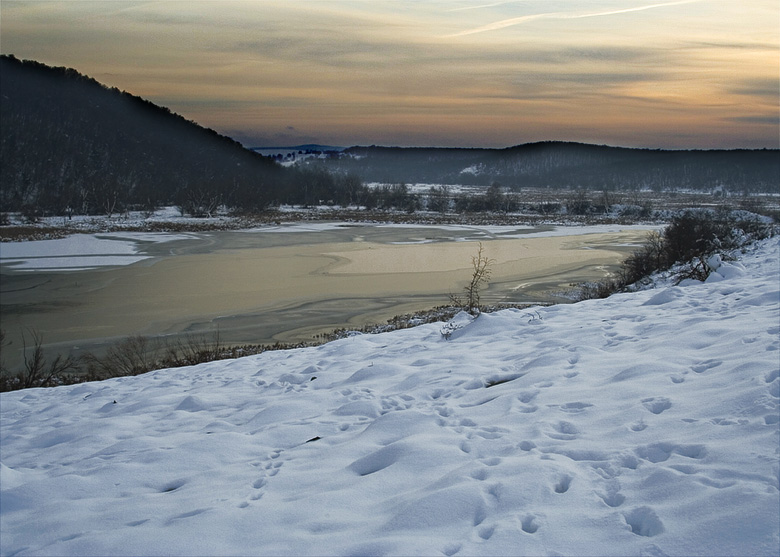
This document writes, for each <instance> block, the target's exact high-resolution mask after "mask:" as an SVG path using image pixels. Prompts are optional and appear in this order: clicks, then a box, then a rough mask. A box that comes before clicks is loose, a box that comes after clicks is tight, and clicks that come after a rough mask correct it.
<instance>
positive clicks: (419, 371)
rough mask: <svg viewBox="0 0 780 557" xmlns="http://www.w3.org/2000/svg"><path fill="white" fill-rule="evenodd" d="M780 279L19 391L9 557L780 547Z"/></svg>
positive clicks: (3, 407)
mask: <svg viewBox="0 0 780 557" xmlns="http://www.w3.org/2000/svg"><path fill="white" fill-rule="evenodd" d="M779 264H780V249H779V247H778V242H777V240H771V241H767V242H764V243H763V244H762V245H761V247H760V248H759V249H757V250H755V252H754V253H752V254H750V255H748V256H745V257H744V259H743V261H742V262H741V264H735V263H728V264H727V263H722V264H721V266H720V267H719V268H718V271H717V272H718V273H719V274H720V275H721V277H722V280H720V281H718V282H710V283H705V284H701V283H699V284H694V285H690V286H686V287H679V286H677V287H670V288H665V289H661V290H649V291H644V292H638V293H633V294H620V295H615V296H612V297H611V298H609V299H606V300H591V301H586V302H581V303H578V304H574V305H561V306H554V307H549V308H535V309H534V310H528V311H520V310H507V311H503V312H500V313H496V314H485V315H482V316H480V317H479V318H478V319H476V320H472V319H471V318H469V317H467V316H465V315H461V316H459V317H458V319H457V320H456V323H455V326H453V328H452V331H450V332H451V334H449V340H446V339H445V338H444V336H443V335H442V324H437V325H424V326H421V327H418V328H415V329H408V330H403V331H397V332H393V333H387V334H382V335H359V336H354V337H351V338H348V339H344V340H341V341H337V342H332V343H329V344H327V345H323V346H320V347H317V348H309V349H300V350H291V351H280V352H267V353H265V354H261V355H258V356H251V357H247V358H242V359H238V360H232V361H222V362H212V363H208V364H203V365H199V366H195V367H191V368H180V369H172V370H162V371H157V372H153V373H149V374H147V375H144V376H139V377H129V378H121V379H114V380H109V381H103V382H100V383H89V384H83V385H76V386H67V387H60V388H55V389H34V390H27V391H19V392H13V393H5V394H2V395H0V458H1V459H2V463H1V464H0V553H2V554H3V555H11V554H20V555H24V554H34V555H117V554H123V555H131V554H132V555H161V554H166V555H175V554H178V555H185V554H186V555H194V554H198V555H205V554H208V555H218V554H222V555H378V554H386V555H655V556H661V555H754V556H755V555H777V554H778V547H780V546H779V545H778V544H780V516H779V515H780V510H779V509H780V492H779V491H778V483H779V482H780V465H779V459H780V439H779V437H778V436H779V434H780V414H778V412H779V410H778V409H779V407H780V398H779V397H780V323H779V319H780V293H779V292H778V288H779V286H780V280H779V279H780V277H779V276H778V275H779V272H780V271H779V269H780V265H779ZM724 268H726V269H728V268H732V269H738V270H739V272H732V271H729V272H724V271H722V270H723V269H724Z"/></svg>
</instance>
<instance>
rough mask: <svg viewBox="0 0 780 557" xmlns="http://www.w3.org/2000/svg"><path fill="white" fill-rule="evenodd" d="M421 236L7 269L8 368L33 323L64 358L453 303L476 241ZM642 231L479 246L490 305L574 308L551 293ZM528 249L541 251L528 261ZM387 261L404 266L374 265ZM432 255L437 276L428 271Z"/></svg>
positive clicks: (237, 246) (194, 247)
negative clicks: (86, 267) (110, 345)
mask: <svg viewBox="0 0 780 557" xmlns="http://www.w3.org/2000/svg"><path fill="white" fill-rule="evenodd" d="M414 232H415V231H414V230H411V231H410V230H409V229H408V228H402V229H394V228H391V229H383V228H378V227H352V226H350V227H346V228H343V229H337V230H330V231H320V232H299V233H297V234H290V233H285V234H278V233H272V235H270V236H269V235H268V234H260V233H258V234H252V233H247V232H239V233H232V232H226V233H214V234H211V235H209V238H208V242H204V243H198V242H196V241H194V240H190V241H188V242H187V241H185V242H184V243H182V244H177V247H176V249H171V247H170V246H169V245H166V244H159V245H154V244H152V246H150V247H149V252H148V253H152V254H153V256H152V257H151V258H150V259H146V260H144V261H140V262H138V263H135V264H132V265H128V266H126V267H108V268H104V269H98V270H90V271H72V272H49V271H45V270H42V271H36V272H11V273H7V274H4V275H3V278H4V283H5V284H4V290H5V292H4V295H3V300H2V306H3V312H2V313H3V318H2V323H3V324H2V328H4V329H5V330H6V332H7V333H8V334H9V338H11V340H12V341H15V342H14V345H13V346H11V347H9V349H8V350H7V353H8V356H6V359H7V360H8V363H9V364H11V363H12V361H11V360H12V358H11V356H12V352H14V353H15V354H14V356H15V357H14V358H13V359H14V360H20V359H21V357H20V354H19V352H18V348H19V347H20V346H21V342H20V338H19V335H20V332H21V331H23V330H25V329H35V330H38V331H39V332H40V333H41V335H42V336H43V339H44V343H45V347H46V348H47V349H48V350H51V349H53V348H55V347H56V348H58V349H59V350H60V351H61V352H65V353H67V352H68V351H69V348H70V349H73V347H74V346H77V347H79V348H78V350H77V351H85V350H89V349H90V348H92V347H101V346H105V345H106V343H107V342H109V341H113V340H116V339H119V338H124V337H128V336H132V335H144V336H152V337H176V336H181V335H187V334H211V333H212V332H213V331H214V330H219V332H220V336H221V337H222V338H223V339H224V341H225V342H226V343H230V344H236V345H245V344H273V343H275V342H286V343H291V342H301V341H307V340H311V339H312V337H313V336H316V335H317V334H322V333H330V332H332V331H333V330H336V329H343V328H352V329H359V328H361V327H364V326H367V325H373V324H378V323H385V322H386V321H387V320H389V319H392V318H394V317H395V316H398V315H402V314H408V313H413V312H418V311H424V310H427V309H429V308H433V307H437V306H441V305H443V304H447V303H448V302H449V294H450V293H457V292H458V291H459V290H460V289H461V288H462V286H463V285H464V284H465V283H466V282H467V281H468V279H469V277H470V265H471V256H472V255H473V252H474V250H475V249H476V248H475V246H476V242H475V241H456V240H453V239H452V237H453V234H452V233H451V232H447V233H445V231H439V232H438V233H439V234H441V237H437V238H436V241H434V242H432V243H423V244H419V243H418V244H393V243H392V242H393V241H401V240H404V239H406V238H407V237H408V235H409V234H413V233H414ZM645 233H646V230H641V231H640V230H636V229H634V230H631V231H628V232H623V233H615V232H613V233H593V234H585V235H579V236H558V237H547V238H533V237H529V238H523V237H513V238H509V239H490V238H483V239H482V241H484V243H485V246H486V251H487V253H488V255H489V256H490V257H493V258H497V262H496V267H495V269H494V275H493V277H492V281H491V285H490V287H489V288H487V289H486V290H485V292H484V294H483V301H484V303H486V304H491V303H507V304H515V303H519V304H526V303H548V302H556V301H557V302H566V301H569V300H566V299H563V298H556V297H555V296H551V295H550V294H549V291H555V290H561V289H562V288H565V287H567V286H569V285H570V284H572V283H577V282H583V281H587V280H590V279H593V278H602V277H603V274H604V270H605V269H607V268H609V267H611V266H616V265H617V264H619V263H620V262H621V261H622V259H623V257H624V256H625V255H626V254H627V253H628V251H629V250H630V249H633V248H632V247H631V246H630V244H631V241H639V240H641V238H642V237H643V236H644V234H645ZM428 234H429V235H433V231H428ZM448 234H449V235H448ZM454 236H457V235H454ZM260 237H262V238H264V239H266V241H268V242H270V243H271V245H270V246H264V247H260V246H256V245H253V241H256V240H257V239H258V238H260ZM361 238H362V239H361ZM380 239H382V240H384V242H383V243H380V242H379V240H380ZM473 239H474V240H476V239H478V238H473ZM356 240H358V241H356ZM310 241H313V242H314V243H311V242H310ZM206 244H207V245H206ZM499 246H500V247H501V250H497V251H496V252H495V253H493V252H492V249H493V248H494V247H496V248H497V247H499ZM529 246H537V247H536V248H534V249H533V250H531V248H529ZM529 250H530V251H529ZM523 252H528V253H529V254H530V253H533V257H529V258H528V259H522V258H518V257H517V254H519V253H523ZM377 256H379V258H380V260H384V261H385V263H386V264H388V265H391V266H392V265H395V266H396V271H397V272H392V273H389V272H386V269H385V268H383V267H375V268H372V265H373V263H372V262H374V261H377V259H376V257H377ZM434 261H436V266H434V268H433V270H431V269H427V268H426V267H425V263H426V262H434ZM415 266H417V268H415ZM25 285H26V286H27V287H29V288H26V289H25ZM11 290H14V292H11ZM11 367H13V366H11Z"/></svg>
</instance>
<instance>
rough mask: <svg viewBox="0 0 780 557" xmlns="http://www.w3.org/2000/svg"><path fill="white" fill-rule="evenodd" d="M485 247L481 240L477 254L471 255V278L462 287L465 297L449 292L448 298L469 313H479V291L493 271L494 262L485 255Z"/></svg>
mask: <svg viewBox="0 0 780 557" xmlns="http://www.w3.org/2000/svg"><path fill="white" fill-rule="evenodd" d="M484 250H485V248H484V246H483V245H482V242H480V243H479V249H478V251H477V254H476V255H474V256H472V257H471V266H472V269H473V271H472V273H471V280H470V281H469V283H468V284H467V285H466V286H465V287H464V288H463V290H464V293H465V298H460V297H458V296H455V295H453V294H450V300H451V301H452V303H454V304H455V305H457V306H460V307H462V308H463V309H464V310H465V311H467V312H469V313H470V314H471V315H479V313H480V303H479V302H480V292H481V291H482V289H484V288H485V287H486V286H487V285H488V284H489V283H490V276H491V274H492V273H493V270H492V268H491V267H492V266H493V264H494V263H495V262H496V260H495V259H490V258H488V257H487V256H486V255H485V251H484Z"/></svg>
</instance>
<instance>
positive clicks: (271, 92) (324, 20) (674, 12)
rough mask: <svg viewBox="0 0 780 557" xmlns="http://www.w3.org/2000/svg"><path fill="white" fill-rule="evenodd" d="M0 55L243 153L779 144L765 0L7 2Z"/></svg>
mask: <svg viewBox="0 0 780 557" xmlns="http://www.w3.org/2000/svg"><path fill="white" fill-rule="evenodd" d="M0 50H2V53H3V54H13V55H15V56H16V57H17V58H20V59H31V60H37V61H39V62H43V63H45V64H49V65H53V66H67V67H72V68H75V69H76V70H78V71H79V72H81V73H83V74H86V75H89V76H90V77H93V78H95V79H97V80H98V81H100V82H101V83H104V84H105V85H107V86H110V87H118V88H119V89H122V90H126V91H128V92H130V93H132V94H134V95H139V96H141V97H144V98H146V99H149V100H151V101H152V102H154V103H156V104H159V105H163V106H166V107H168V108H170V109H171V110H173V111H174V112H177V113H178V114H181V115H182V116H184V117H185V118H188V119H191V120H194V121H195V122H197V123H199V124H201V125H203V126H206V127H210V128H213V129H215V130H217V131H218V132H220V133H223V134H226V135H229V136H231V137H233V138H235V139H237V140H239V141H241V142H242V143H244V144H245V145H247V146H281V145H298V144H303V143H320V144H327V145H342V146H349V145H370V144H378V145H406V146H463V147H506V146H510V145H516V144H520V143H527V142H532V141H543V140H562V141H581V142H587V143H598V144H609V145H620V146H628V147H649V148H672V149H678V148H703V149H710V148H729V149H731V148H777V147H778V142H779V138H778V137H779V136H778V134H779V133H780V126H779V124H778V116H779V106H778V103H779V98H780V91H779V88H780V85H779V84H780V4H778V2H777V1H776V0H744V1H742V2H733V1H725V0H676V1H672V0H669V1H662V0H623V1H616V0H600V1H592V2H590V1H589V2H582V1H576V0H560V1H539V0H514V1H512V0H508V1H495V0H471V1H449V0H446V1H445V0H432V1H408V0H396V1H387V0H386V1H373V0H365V1H303V2H295V3H293V2H285V1H280V2H273V1H250V0H244V1H240V0H239V1H210V0H208V1H197V2H184V1H165V2H134V1H130V2H125V1H104V0H98V1H86V2H82V1H60V2H44V1H25V2H14V1H7V0H3V2H2V4H0Z"/></svg>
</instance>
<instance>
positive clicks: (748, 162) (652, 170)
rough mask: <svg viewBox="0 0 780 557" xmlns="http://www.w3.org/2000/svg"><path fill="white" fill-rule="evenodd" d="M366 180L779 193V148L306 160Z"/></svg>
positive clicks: (390, 151)
mask: <svg viewBox="0 0 780 557" xmlns="http://www.w3.org/2000/svg"><path fill="white" fill-rule="evenodd" d="M306 163H307V164H309V165H319V166H321V167H323V168H326V169H327V170H329V171H335V172H352V173H354V174H356V175H357V176H358V177H359V178H361V179H362V180H364V181H367V182H383V183H431V184H473V185H484V186H488V185H491V184H494V183H498V184H500V185H502V186H504V187H508V188H510V189H516V188H523V187H542V188H571V189H579V188H584V189H605V188H609V189H617V190H626V189H639V188H653V189H659V190H675V189H696V190H711V189H713V188H725V189H728V190H731V191H764V192H780V151H778V150H776V149H774V150H767V149H764V150H713V151H700V150H692V151H665V150H650V149H628V148H621V147H608V146H601V145H587V144H582V143H565V142H555V141H550V142H541V143H529V144H525V145H518V146H515V147H509V148H506V149H463V148H403V147H376V146H371V147H350V148H348V149H345V150H344V151H342V152H341V154H340V156H338V157H330V158H328V159H327V160H317V161H306Z"/></svg>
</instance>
